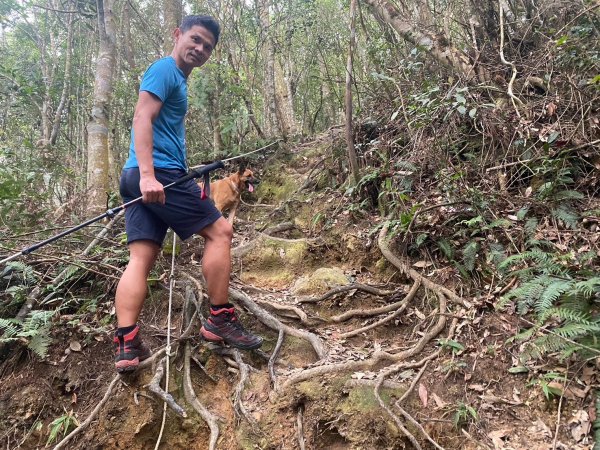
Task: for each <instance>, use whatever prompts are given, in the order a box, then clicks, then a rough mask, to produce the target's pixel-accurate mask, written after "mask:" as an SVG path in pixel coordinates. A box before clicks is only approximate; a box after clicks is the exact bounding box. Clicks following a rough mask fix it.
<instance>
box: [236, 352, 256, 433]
mask: <svg viewBox="0 0 600 450" xmlns="http://www.w3.org/2000/svg"><path fill="white" fill-rule="evenodd" d="M233 356H234V357H235V362H236V363H237V365H238V367H239V369H240V379H239V381H238V384H237V385H236V387H235V393H234V395H233V406H234V409H235V411H236V413H237V415H238V417H240V416H242V417H244V418H245V419H246V421H247V422H248V423H251V424H255V423H256V421H255V420H254V418H253V417H252V416H251V415H250V414H248V411H247V410H246V407H245V406H244V403H243V402H242V394H243V393H244V388H245V387H246V383H247V382H248V374H249V373H250V370H249V369H248V364H246V363H245V362H244V360H243V359H242V355H241V354H240V351H239V350H238V349H234V350H233Z"/></svg>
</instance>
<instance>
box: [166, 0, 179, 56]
mask: <svg viewBox="0 0 600 450" xmlns="http://www.w3.org/2000/svg"><path fill="white" fill-rule="evenodd" d="M163 17H164V25H163V54H165V55H170V54H171V52H172V51H173V31H174V30H175V28H177V27H178V26H179V25H181V20H182V19H183V5H182V3H181V0H164V2H163Z"/></svg>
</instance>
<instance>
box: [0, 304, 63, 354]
mask: <svg viewBox="0 0 600 450" xmlns="http://www.w3.org/2000/svg"><path fill="white" fill-rule="evenodd" d="M54 314H56V311H32V312H31V313H29V315H28V316H27V317H26V318H25V320H24V321H23V322H19V321H18V320H16V319H2V318H0V331H2V336H1V337H0V342H4V343H6V342H14V341H21V342H23V343H25V344H26V345H27V348H28V349H29V350H31V351H32V352H33V353H35V354H36V355H38V356H39V357H40V358H45V357H46V355H47V354H48V347H49V346H50V344H51V343H52V338H51V337H50V327H51V322H50V319H51V318H52V316H54Z"/></svg>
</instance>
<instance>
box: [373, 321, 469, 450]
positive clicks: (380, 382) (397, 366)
mask: <svg viewBox="0 0 600 450" xmlns="http://www.w3.org/2000/svg"><path fill="white" fill-rule="evenodd" d="M457 323H458V319H454V320H453V321H452V324H451V325H450V331H449V332H448V338H449V339H450V338H451V337H452V336H453V335H454V329H455V328H456V324H457ZM441 351H442V350H441V349H439V350H437V351H435V352H434V353H432V354H431V355H429V356H427V357H425V358H423V359H422V360H421V363H422V367H421V370H420V371H419V373H418V374H417V376H415V378H414V379H413V381H412V383H411V384H410V386H409V388H408V389H407V390H406V392H405V393H404V394H403V395H402V397H400V399H399V400H398V401H397V402H396V403H395V407H396V408H398V410H399V411H400V412H401V413H402V415H403V416H404V418H405V419H406V420H408V421H409V422H410V423H411V424H412V425H413V426H414V427H416V428H417V429H418V430H419V431H420V432H421V434H422V435H423V436H425V438H426V439H427V440H428V441H429V442H431V444H432V445H433V446H434V447H435V448H437V449H439V450H444V449H443V447H441V446H440V445H439V444H438V443H437V442H436V441H434V440H433V439H432V438H431V436H429V434H428V433H427V431H425V429H424V428H423V426H422V425H421V424H420V423H419V422H417V421H416V420H415V419H414V418H413V417H412V416H411V415H410V414H409V413H408V412H407V411H406V410H404V408H402V406H400V403H401V402H402V401H404V400H405V399H406V398H408V396H409V395H410V394H411V393H412V391H413V390H414V389H415V386H416V385H417V383H418V382H419V380H420V379H421V377H422V376H423V373H425V369H426V368H427V365H428V364H429V361H431V360H433V359H435V358H437V357H438V356H439V355H440V353H441ZM405 367H406V364H404V363H399V364H395V365H393V366H391V367H388V368H387V369H386V370H384V371H382V372H381V373H380V374H379V376H378V377H377V380H376V382H375V387H374V389H373V391H374V394H375V397H376V398H377V401H378V402H379V405H380V406H381V407H382V408H383V409H384V410H385V411H386V412H387V413H388V414H389V415H390V416H391V417H392V419H393V420H394V422H395V423H396V425H398V426H399V427H400V429H401V430H402V432H403V433H404V434H405V436H406V437H407V438H408V439H409V440H410V441H411V443H412V444H413V445H414V446H415V448H417V449H420V448H421V446H420V445H419V444H418V442H417V441H416V439H415V437H414V436H413V435H412V434H411V433H410V432H409V431H408V430H407V429H406V428H405V427H403V426H402V422H401V421H400V419H399V418H398V416H396V415H395V414H394V413H393V412H392V410H391V409H390V408H389V407H388V406H387V405H386V404H385V403H384V401H383V399H382V398H381V396H380V394H379V390H380V389H381V386H382V385H383V384H384V383H385V378H386V377H389V376H390V375H391V374H393V373H396V372H398V371H400V370H402V369H404V368H405Z"/></svg>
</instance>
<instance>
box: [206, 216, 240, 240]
mask: <svg viewBox="0 0 600 450" xmlns="http://www.w3.org/2000/svg"><path fill="white" fill-rule="evenodd" d="M200 236H202V237H203V238H205V239H208V240H211V241H221V242H223V241H226V242H231V240H232V239H233V226H232V225H231V224H230V223H229V222H227V220H225V219H224V218H223V217H220V218H219V220H217V221H216V222H213V223H212V224H210V225H209V226H207V227H205V228H203V229H202V230H201V231H200Z"/></svg>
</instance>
